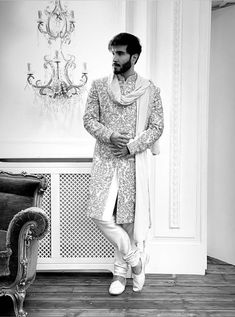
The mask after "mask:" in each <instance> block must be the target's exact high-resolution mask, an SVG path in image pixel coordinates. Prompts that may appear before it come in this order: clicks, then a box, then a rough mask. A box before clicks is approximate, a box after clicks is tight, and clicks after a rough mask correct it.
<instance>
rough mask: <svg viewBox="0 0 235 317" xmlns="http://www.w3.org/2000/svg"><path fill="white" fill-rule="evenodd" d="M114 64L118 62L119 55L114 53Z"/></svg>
mask: <svg viewBox="0 0 235 317" xmlns="http://www.w3.org/2000/svg"><path fill="white" fill-rule="evenodd" d="M113 62H118V55H117V54H116V53H113Z"/></svg>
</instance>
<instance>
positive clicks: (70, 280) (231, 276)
mask: <svg viewBox="0 0 235 317" xmlns="http://www.w3.org/2000/svg"><path fill="white" fill-rule="evenodd" d="M111 278H112V276H111V274H109V273H102V274H100V273H93V274H92V273H86V274H85V273H64V274H63V273H60V274H59V273H38V274H37V278H36V280H35V282H34V284H33V285H32V286H31V287H30V288H29V290H28V293H27V297H26V300H25V309H26V311H27V312H28V317H43V316H45V317H51V316H54V317H97V316H100V317H106V316H107V317H124V316H125V317H136V316H138V317H143V316H150V317H198V316H202V317H207V316H210V317H211V316H213V317H235V266H232V265H229V264H225V263H223V262H220V261H218V260H215V259H211V258H208V270H207V274H206V275H205V276H197V275H176V276H174V277H173V276H171V275H158V274H156V275H147V279H146V285H145V287H144V290H143V291H142V293H140V294H136V293H134V292H133V291H132V286H131V280H128V285H127V288H126V291H125V293H123V294H122V295H120V296H110V295H109V294H108V287H109V284H110V281H111ZM0 316H14V312H13V306H12V303H11V299H10V298H8V297H1V298H0Z"/></svg>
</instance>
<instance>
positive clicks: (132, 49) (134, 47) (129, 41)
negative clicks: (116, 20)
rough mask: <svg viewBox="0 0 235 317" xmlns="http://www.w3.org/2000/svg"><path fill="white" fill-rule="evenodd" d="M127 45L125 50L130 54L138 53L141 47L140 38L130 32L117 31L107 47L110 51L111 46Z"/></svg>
mask: <svg viewBox="0 0 235 317" xmlns="http://www.w3.org/2000/svg"><path fill="white" fill-rule="evenodd" d="M119 45H127V48H126V51H127V53H128V54H130V55H134V54H138V55H140V53H141V51H142V47H141V45H140V40H139V39H138V37H136V36H135V35H133V34H130V33H119V34H117V35H115V36H114V37H113V38H112V40H111V41H110V42H109V45H108V49H109V51H111V49H112V46H119Z"/></svg>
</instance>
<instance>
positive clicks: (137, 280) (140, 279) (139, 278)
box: [132, 253, 149, 292]
mask: <svg viewBox="0 0 235 317" xmlns="http://www.w3.org/2000/svg"><path fill="white" fill-rule="evenodd" d="M140 260H141V264H142V268H141V272H140V274H134V273H132V277H133V291H134V292H141V291H142V288H143V286H144V283H145V266H146V265H147V264H148V262H149V255H148V254H145V253H144V254H142V255H141V257H140Z"/></svg>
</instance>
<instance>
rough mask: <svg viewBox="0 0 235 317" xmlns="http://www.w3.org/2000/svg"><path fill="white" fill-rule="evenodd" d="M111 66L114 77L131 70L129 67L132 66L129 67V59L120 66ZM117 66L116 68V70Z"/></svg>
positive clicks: (115, 64) (116, 64)
mask: <svg viewBox="0 0 235 317" xmlns="http://www.w3.org/2000/svg"><path fill="white" fill-rule="evenodd" d="M113 66H114V69H113V72H114V74H115V75H118V74H123V73H125V72H127V71H128V70H129V69H130V68H131V66H132V65H131V58H130V59H129V61H127V62H126V63H124V64H123V65H121V66H120V65H119V64H118V63H114V64H113ZM117 66H118V68H116V67H117Z"/></svg>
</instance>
